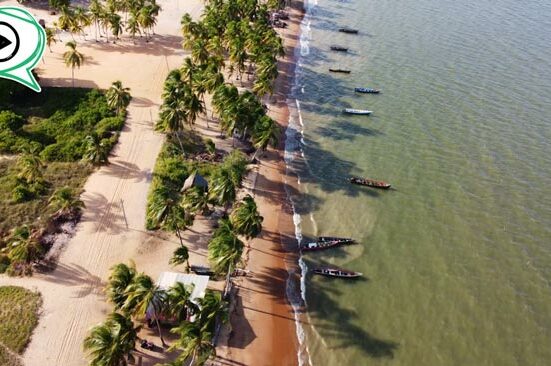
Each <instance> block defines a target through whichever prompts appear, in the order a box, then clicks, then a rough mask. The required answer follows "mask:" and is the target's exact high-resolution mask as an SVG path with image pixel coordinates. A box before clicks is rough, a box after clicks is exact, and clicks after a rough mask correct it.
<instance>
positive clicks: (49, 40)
mask: <svg viewBox="0 0 551 366" xmlns="http://www.w3.org/2000/svg"><path fill="white" fill-rule="evenodd" d="M54 43H57V39H56V38H55V30H54V29H53V28H46V44H47V45H48V49H49V50H50V52H52V44H54Z"/></svg>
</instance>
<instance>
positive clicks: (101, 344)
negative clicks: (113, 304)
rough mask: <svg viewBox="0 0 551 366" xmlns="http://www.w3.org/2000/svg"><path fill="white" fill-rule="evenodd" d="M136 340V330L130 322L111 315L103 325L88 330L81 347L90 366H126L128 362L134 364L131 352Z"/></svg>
mask: <svg viewBox="0 0 551 366" xmlns="http://www.w3.org/2000/svg"><path fill="white" fill-rule="evenodd" d="M137 339H138V328H135V327H134V323H133V322H132V320H131V319H130V318H128V317H126V316H124V315H122V314H119V313H112V314H110V315H109V317H108V318H107V320H106V321H105V323H103V324H99V325H96V326H95V327H93V328H92V329H90V331H89V333H88V335H87V336H86V338H85V339H84V343H83V346H84V350H85V351H86V352H87V354H88V357H89V358H90V365H91V366H126V365H127V364H128V363H129V362H131V363H134V357H133V356H132V351H134V349H135V346H136V340H137ZM127 360H128V362H127Z"/></svg>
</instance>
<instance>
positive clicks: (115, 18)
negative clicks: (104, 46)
mask: <svg viewBox="0 0 551 366" xmlns="http://www.w3.org/2000/svg"><path fill="white" fill-rule="evenodd" d="M109 28H110V29H111V33H112V34H113V36H114V37H115V40H114V41H113V43H116V42H117V40H118V39H119V35H120V34H121V33H122V32H123V29H124V28H123V23H122V21H121V16H120V15H119V14H116V13H113V14H110V15H109Z"/></svg>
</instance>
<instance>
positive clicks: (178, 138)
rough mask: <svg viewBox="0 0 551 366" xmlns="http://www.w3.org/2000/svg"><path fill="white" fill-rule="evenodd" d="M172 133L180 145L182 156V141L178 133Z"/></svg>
mask: <svg viewBox="0 0 551 366" xmlns="http://www.w3.org/2000/svg"><path fill="white" fill-rule="evenodd" d="M174 133H175V134H176V139H177V140H178V144H180V149H181V150H182V154H184V145H183V144H182V140H181V139H180V133H179V132H178V131H176V132H174Z"/></svg>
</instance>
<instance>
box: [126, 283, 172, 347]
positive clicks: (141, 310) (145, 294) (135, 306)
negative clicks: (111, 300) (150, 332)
mask: <svg viewBox="0 0 551 366" xmlns="http://www.w3.org/2000/svg"><path fill="white" fill-rule="evenodd" d="M125 292H126V294H127V298H126V301H125V303H124V305H123V307H122V310H123V311H125V312H128V313H129V314H133V315H134V316H145V315H146V314H147V312H148V310H149V309H151V312H152V314H153V319H154V320H155V323H156V324H157V330H158V332H159V338H161V342H162V344H163V346H165V345H166V343H165V340H164V338H163V333H162V331H161V325H160V323H159V315H160V314H162V313H163V311H164V310H165V309H166V292H165V291H163V290H162V289H160V288H159V286H157V285H156V284H155V283H154V282H153V280H152V279H151V277H149V276H148V275H146V274H144V273H140V274H139V275H137V276H136V277H135V278H134V281H132V283H131V284H130V285H128V287H127V288H126V291H125Z"/></svg>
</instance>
